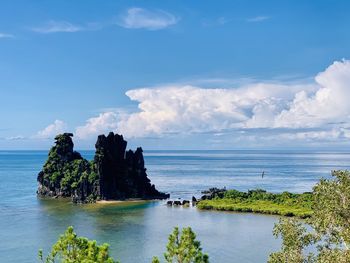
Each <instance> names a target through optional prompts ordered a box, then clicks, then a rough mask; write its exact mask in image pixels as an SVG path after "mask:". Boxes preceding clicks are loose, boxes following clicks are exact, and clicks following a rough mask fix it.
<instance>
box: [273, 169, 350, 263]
mask: <svg viewBox="0 0 350 263" xmlns="http://www.w3.org/2000/svg"><path fill="white" fill-rule="evenodd" d="M332 176H333V177H334V179H333V180H326V179H322V180H321V181H320V182H319V183H318V184H317V185H316V186H315V187H314V189H313V190H314V191H313V198H314V200H313V207H312V210H313V215H312V217H311V218H310V219H309V220H308V221H307V223H308V224H309V225H310V227H311V228H312V229H313V232H311V233H308V232H307V231H306V228H305V227H304V226H303V224H302V223H300V222H298V221H296V220H295V219H283V220H280V222H279V223H278V224H277V225H275V228H274V235H275V236H276V237H278V236H281V237H282V239H283V241H282V247H281V251H279V252H275V253H272V254H271V255H270V257H269V260H268V262H269V263H277V262H278V263H304V262H307V263H314V262H316V263H334V262H337V263H349V262H350V250H349V244H350V173H349V171H333V172H332ZM309 245H314V246H315V247H317V250H318V253H317V254H315V255H314V254H308V255H306V253H305V248H307V247H308V246H309Z"/></svg>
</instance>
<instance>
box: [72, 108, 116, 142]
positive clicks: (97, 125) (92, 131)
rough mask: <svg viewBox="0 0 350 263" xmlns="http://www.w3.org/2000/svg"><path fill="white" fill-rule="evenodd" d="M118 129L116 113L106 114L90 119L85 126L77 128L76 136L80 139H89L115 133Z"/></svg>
mask: <svg viewBox="0 0 350 263" xmlns="http://www.w3.org/2000/svg"><path fill="white" fill-rule="evenodd" d="M116 128H117V114H116V113H115V112H105V113H101V114H100V115H99V116H97V117H93V118H90V119H88V120H87V121H86V124H85V125H83V126H79V127H77V128H76V130H75V135H76V136H77V137H78V138H79V139H89V138H91V137H93V136H96V135H99V134H102V133H107V132H110V131H115V130H116Z"/></svg>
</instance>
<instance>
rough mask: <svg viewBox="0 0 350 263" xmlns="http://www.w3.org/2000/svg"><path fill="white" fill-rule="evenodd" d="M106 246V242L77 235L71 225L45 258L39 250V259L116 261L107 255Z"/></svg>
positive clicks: (51, 262) (73, 262)
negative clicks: (98, 241)
mask: <svg viewBox="0 0 350 263" xmlns="http://www.w3.org/2000/svg"><path fill="white" fill-rule="evenodd" d="M108 248H109V245H108V244H102V245H97V244H96V241H95V240H89V239H87V238H85V237H78V236H77V234H76V233H74V230H73V227H68V229H67V230H66V232H65V233H64V234H63V235H61V237H60V238H59V239H58V241H57V242H56V244H54V245H53V247H52V250H51V252H50V253H49V255H48V256H47V257H46V258H45V259H44V257H43V252H42V250H40V251H39V259H40V260H41V261H42V262H45V263H54V262H56V260H59V262H62V263H117V261H114V260H113V258H111V257H110V256H109V251H108Z"/></svg>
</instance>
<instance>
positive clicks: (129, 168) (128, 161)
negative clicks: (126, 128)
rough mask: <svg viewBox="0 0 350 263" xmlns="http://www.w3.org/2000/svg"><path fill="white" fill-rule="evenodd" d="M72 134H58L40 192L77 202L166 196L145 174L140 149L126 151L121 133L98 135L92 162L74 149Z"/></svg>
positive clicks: (163, 197)
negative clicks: (69, 198)
mask: <svg viewBox="0 0 350 263" xmlns="http://www.w3.org/2000/svg"><path fill="white" fill-rule="evenodd" d="M72 136H73V134H71V133H64V134H60V135H58V136H56V138H55V140H56V141H55V146H53V147H52V148H51V150H50V152H49V156H48V160H47V161H46V163H45V164H44V166H43V169H42V171H41V172H39V174H38V179H37V180H38V183H39V187H38V191H37V193H38V195H39V196H49V197H71V198H72V200H73V201H74V202H79V203H85V202H94V201H95V200H101V199H102V200H124V199H128V198H142V199H166V198H168V197H169V195H168V194H164V193H161V192H159V191H158V190H156V188H155V186H154V185H152V184H151V182H150V180H149V179H148V177H147V174H146V168H145V164H144V159H143V153H142V149H141V148H137V150H136V151H135V152H134V151H132V150H128V151H126V146H127V142H126V141H125V140H124V139H123V136H122V135H118V134H114V133H109V134H108V136H107V137H106V136H105V135H100V136H98V139H97V142H96V145H95V147H96V152H95V157H94V159H93V160H92V161H90V162H89V161H87V160H86V159H84V158H82V157H81V155H80V154H79V153H78V152H75V151H73V146H74V145H73V141H72Z"/></svg>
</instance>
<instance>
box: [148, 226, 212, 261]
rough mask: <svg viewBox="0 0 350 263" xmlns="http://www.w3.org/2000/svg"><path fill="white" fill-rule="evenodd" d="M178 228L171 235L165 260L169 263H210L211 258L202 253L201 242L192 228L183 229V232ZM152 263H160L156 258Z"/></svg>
mask: <svg viewBox="0 0 350 263" xmlns="http://www.w3.org/2000/svg"><path fill="white" fill-rule="evenodd" d="M179 235H180V231H179V228H178V227H175V228H174V231H173V232H172V233H171V234H170V235H169V238H168V244H167V247H166V248H167V251H166V252H165V253H164V258H165V260H166V262H168V263H174V262H175V263H208V262H209V257H208V255H206V254H203V253H202V248H201V246H200V242H199V241H197V240H196V234H195V233H194V232H193V231H192V229H191V228H190V227H187V228H183V229H182V232H181V236H179ZM152 263H160V261H159V259H158V258H157V257H154V258H153V260H152Z"/></svg>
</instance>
